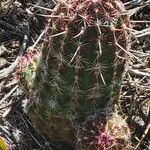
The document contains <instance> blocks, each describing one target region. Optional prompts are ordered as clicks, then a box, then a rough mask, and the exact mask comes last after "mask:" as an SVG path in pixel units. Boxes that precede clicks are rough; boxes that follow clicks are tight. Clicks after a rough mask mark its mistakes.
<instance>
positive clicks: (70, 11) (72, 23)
mask: <svg viewBox="0 0 150 150" xmlns="http://www.w3.org/2000/svg"><path fill="white" fill-rule="evenodd" d="M49 17H50V19H49V21H48V27H49V29H48V32H47V33H46V34H47V42H45V43H44V46H43V49H42V56H41V63H40V64H39V66H38V69H37V73H36V78H35V82H34V87H33V90H32V91H33V93H34V96H35V98H32V100H35V99H36V102H35V103H34V104H33V105H32V106H31V107H30V108H29V112H28V114H29V116H30V118H31V120H32V121H33V122H34V124H35V126H36V127H37V128H39V130H40V131H41V132H42V133H44V134H46V135H48V136H50V137H51V138H52V139H55V140H60V141H73V140H74V129H73V126H72V123H73V121H74V120H79V121H81V122H82V121H84V120H85V118H86V117H87V116H88V115H89V114H91V113H93V112H95V111H96V110H97V109H99V108H104V107H106V106H107V105H108V104H109V103H110V102H114V101H116V100H117V99H118V96H119V92H120V85H121V80H122V76H123V73H124V69H125V64H126V57H127V56H126V55H127V53H128V52H127V50H128V47H129V33H128V30H127V28H128V27H129V19H128V16H127V13H126V11H125V9H124V7H123V5H122V3H121V2H120V1H119V0H67V1H58V2H57V3H56V6H55V8H54V11H53V13H52V14H51V15H50V16H49Z"/></svg>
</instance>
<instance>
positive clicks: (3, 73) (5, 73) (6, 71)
mask: <svg viewBox="0 0 150 150" xmlns="http://www.w3.org/2000/svg"><path fill="white" fill-rule="evenodd" d="M27 42H28V37H27V35H24V40H23V43H22V46H21V48H20V52H19V55H18V57H17V58H16V60H15V61H14V62H13V63H12V64H11V65H10V66H9V67H8V68H6V69H3V70H2V71H0V79H3V78H6V77H7V76H8V75H9V74H10V73H12V72H13V71H14V69H15V68H16V66H17V65H18V63H19V61H20V60H21V58H22V55H23V53H24V51H25V50H26V47H27Z"/></svg>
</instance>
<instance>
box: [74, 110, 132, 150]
mask: <svg viewBox="0 0 150 150" xmlns="http://www.w3.org/2000/svg"><path fill="white" fill-rule="evenodd" d="M130 144H131V134H130V129H129V127H128V125H127V123H126V121H125V119H123V117H122V116H121V115H119V114H118V113H117V112H110V111H109V110H108V109H102V110H99V111H98V112H96V113H95V114H94V115H90V116H88V118H87V119H86V120H85V121H84V122H83V123H82V124H81V125H80V127H79V129H78V131H77V145H76V149H77V150H106V149H107V150H121V149H128V150H129V149H131V146H130Z"/></svg>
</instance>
